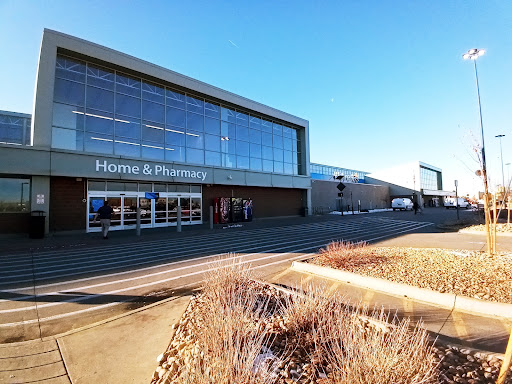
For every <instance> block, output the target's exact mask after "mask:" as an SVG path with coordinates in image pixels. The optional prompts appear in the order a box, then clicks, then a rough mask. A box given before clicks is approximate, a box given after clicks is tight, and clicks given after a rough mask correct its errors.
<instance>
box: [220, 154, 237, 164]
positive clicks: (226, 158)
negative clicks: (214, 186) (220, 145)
mask: <svg viewBox="0 0 512 384" xmlns="http://www.w3.org/2000/svg"><path fill="white" fill-rule="evenodd" d="M221 160H222V166H223V167H226V168H235V167H236V155H234V154H231V153H223V154H221Z"/></svg>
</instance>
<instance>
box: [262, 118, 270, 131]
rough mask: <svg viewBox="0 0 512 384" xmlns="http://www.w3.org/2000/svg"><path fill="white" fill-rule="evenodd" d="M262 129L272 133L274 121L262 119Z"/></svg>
mask: <svg viewBox="0 0 512 384" xmlns="http://www.w3.org/2000/svg"><path fill="white" fill-rule="evenodd" d="M261 130H262V131H263V132H268V133H272V122H271V121H268V120H261Z"/></svg>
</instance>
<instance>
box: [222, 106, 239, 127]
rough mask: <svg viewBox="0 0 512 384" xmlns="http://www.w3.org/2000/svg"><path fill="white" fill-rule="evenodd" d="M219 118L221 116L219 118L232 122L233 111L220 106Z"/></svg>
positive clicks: (234, 118)
mask: <svg viewBox="0 0 512 384" xmlns="http://www.w3.org/2000/svg"><path fill="white" fill-rule="evenodd" d="M220 118H221V120H224V121H228V122H230V123H234V122H235V121H236V117H235V111H233V110H231V109H228V108H223V107H222V108H221V109H220Z"/></svg>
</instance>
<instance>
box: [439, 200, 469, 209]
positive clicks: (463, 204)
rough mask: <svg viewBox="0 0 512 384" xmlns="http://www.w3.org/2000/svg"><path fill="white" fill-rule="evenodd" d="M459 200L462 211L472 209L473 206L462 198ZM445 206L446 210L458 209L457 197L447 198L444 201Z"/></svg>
mask: <svg viewBox="0 0 512 384" xmlns="http://www.w3.org/2000/svg"><path fill="white" fill-rule="evenodd" d="M458 200H459V208H462V209H468V208H471V205H470V204H469V203H468V201H467V200H466V199H464V198H462V197H459V198H458ZM444 206H445V208H446V209H450V208H454V209H456V208H457V199H456V198H455V197H447V198H445V199H444Z"/></svg>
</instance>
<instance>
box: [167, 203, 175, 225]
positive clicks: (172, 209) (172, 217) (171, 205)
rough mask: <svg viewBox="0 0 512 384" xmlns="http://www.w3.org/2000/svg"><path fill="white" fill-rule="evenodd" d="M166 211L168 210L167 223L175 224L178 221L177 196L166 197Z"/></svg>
mask: <svg viewBox="0 0 512 384" xmlns="http://www.w3.org/2000/svg"><path fill="white" fill-rule="evenodd" d="M167 212H168V215H169V216H168V217H169V219H168V223H169V224H176V222H177V221H178V198H177V197H168V198H167Z"/></svg>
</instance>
